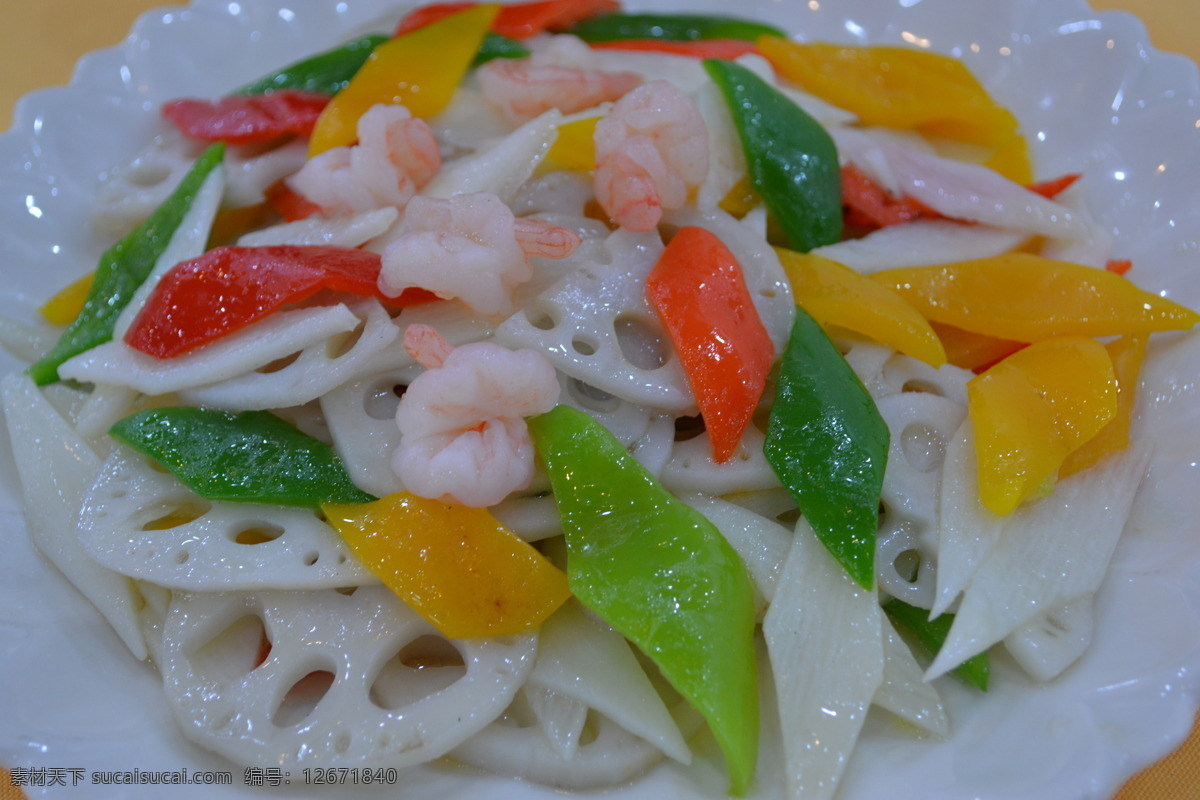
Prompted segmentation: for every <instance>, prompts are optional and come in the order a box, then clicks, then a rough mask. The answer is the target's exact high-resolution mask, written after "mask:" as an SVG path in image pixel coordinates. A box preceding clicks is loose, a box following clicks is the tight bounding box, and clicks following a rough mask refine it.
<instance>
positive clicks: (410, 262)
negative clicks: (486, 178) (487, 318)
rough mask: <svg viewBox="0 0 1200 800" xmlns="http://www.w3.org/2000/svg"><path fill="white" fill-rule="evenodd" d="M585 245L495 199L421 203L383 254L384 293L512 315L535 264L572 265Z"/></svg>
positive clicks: (462, 197) (410, 211) (414, 203)
mask: <svg viewBox="0 0 1200 800" xmlns="http://www.w3.org/2000/svg"><path fill="white" fill-rule="evenodd" d="M579 242H580V239H579V235H578V234H576V233H575V232H574V231H570V230H567V229H566V228H560V227H558V226H557V225H552V224H550V223H548V222H543V221H541V220H534V219H521V220H518V219H516V218H515V217H514V216H513V213H512V211H511V210H510V209H509V208H508V206H507V205H505V204H504V202H503V201H501V200H500V198H498V197H496V195H494V194H490V193H488V192H479V193H477V194H460V195H454V196H453V197H450V198H449V199H445V200H442V199H438V198H433V197H415V198H413V200H412V202H411V203H409V206H408V210H407V211H406V212H405V215H404V231H403V232H402V233H401V235H400V237H399V238H398V239H397V240H396V241H394V242H392V243H391V244H390V245H388V247H387V249H386V250H385V251H384V253H383V269H382V270H381V271H380V273H379V287H380V289H381V290H382V291H383V292H384V294H387V295H390V296H393V297H394V296H396V295H398V294H400V293H401V292H403V291H404V290H405V289H408V288H410V287H414V286H418V287H420V288H422V289H426V290H428V291H431V292H433V293H434V294H436V295H437V296H438V297H442V298H451V297H456V298H458V299H459V300H461V301H462V302H464V303H466V304H467V305H468V306H470V307H471V308H472V309H474V310H475V311H477V312H479V313H480V314H511V313H512V310H513V303H512V291H513V289H514V288H516V287H517V286H518V285H520V284H522V283H524V282H525V281H527V280H529V279H530V278H531V277H532V276H533V269H532V267H530V265H529V257H530V256H542V257H548V258H564V257H566V256H568V255H570V254H571V253H572V252H574V250H575V248H576V247H578V246H579Z"/></svg>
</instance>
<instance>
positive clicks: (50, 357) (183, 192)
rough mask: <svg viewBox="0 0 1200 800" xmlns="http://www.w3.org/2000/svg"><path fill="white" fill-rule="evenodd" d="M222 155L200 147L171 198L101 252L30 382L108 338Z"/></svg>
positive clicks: (53, 376) (41, 381)
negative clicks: (82, 295) (80, 298)
mask: <svg viewBox="0 0 1200 800" xmlns="http://www.w3.org/2000/svg"><path fill="white" fill-rule="evenodd" d="M224 156H225V145H223V144H214V145H212V146H211V147H209V148H208V149H207V150H205V151H204V153H203V154H202V155H201V156H200V158H199V159H197V160H196V163H195V164H194V165H193V166H192V169H191V171H189V172H188V174H187V175H185V176H184V178H183V180H182V181H180V183H179V185H178V186H177V187H175V191H174V192H172V193H171V195H170V197H168V198H167V199H166V200H164V201H163V203H162V205H160V206H159V207H158V208H156V209H155V210H154V213H153V214H151V215H150V216H149V217H147V218H146V220H145V221H144V222H142V224H141V225H138V226H137V227H136V228H134V229H133V231H132V232H131V233H130V234H129V235H128V236H126V237H125V238H124V239H122V240H121V241H119V242H117V243H116V244H115V245H113V247H112V248H111V249H110V250H109V251H108V252H106V253H105V254H104V255H102V256H100V262H99V264H97V266H96V277H95V279H94V280H93V282H92V288H91V290H90V291H89V292H88V296H87V300H85V301H84V304H83V310H81V311H80V312H79V316H77V317H76V318H75V321H74V322H72V323H71V325H70V326H69V327H68V328H67V330H66V331H65V332H64V333H63V335H62V337H61V338H60V339H59V340H58V343H57V344H55V345H54V348H53V349H52V350H51V351H50V352H49V353H47V354H46V355H45V356H44V357H43V358H42V359H41V360H40V361H38V362H37V363H35V364H33V365H32V366H31V367H29V375H30V377H32V378H33V382H34V383H36V384H37V385H38V386H45V385H46V384H48V383H54V382H56V381H57V380H58V379H59V378H58V368H59V367H60V366H62V364H63V362H65V361H66V360H67V359H69V358H71V357H73V356H77V355H79V354H80V353H82V352H84V351H86V350H91V349H92V348H93V347H96V346H97V345H101V344H104V343H105V342H107V341H110V340H111V339H112V337H113V329H114V326H115V325H116V322H117V317H119V316H121V312H122V311H123V310H124V309H125V306H127V305H129V302H130V301H131V300H132V299H133V296H134V294H136V292H137V290H138V287H139V286H141V285H142V283H143V282H145V280H146V278H147V277H149V275H150V273H151V272H152V271H153V270H154V264H155V262H156V261H158V257H159V256H161V255H162V254H163V251H164V250H166V249H167V245H168V244H169V243H170V241H171V237H172V236H173V235H174V234H175V231H176V230H177V229H178V228H179V225H180V223H181V222H182V221H183V218H184V216H185V215H186V214H187V212H188V209H190V208H191V207H192V201H194V200H195V199H196V195H197V193H199V191H200V187H201V186H203V185H204V180H205V178H207V177H208V175H209V173H211V172H212V171H213V170H214V169H216V167H217V165H218V164H220V163H221V159H222V158H224Z"/></svg>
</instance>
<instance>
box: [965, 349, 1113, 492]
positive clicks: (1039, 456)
mask: <svg viewBox="0 0 1200 800" xmlns="http://www.w3.org/2000/svg"><path fill="white" fill-rule="evenodd" d="M967 402H968V410H969V413H970V417H971V424H972V425H973V426H974V428H975V451H976V452H975V455H976V462H977V464H978V467H979V499H980V501H981V502H982V503H983V505H984V507H986V508H988V509H990V510H991V511H993V512H995V513H997V514H1008V513H1010V512H1012V511H1013V510H1014V509H1016V508H1017V506H1019V505H1020V504H1021V503H1022V502H1023V501H1024V500H1026V499H1028V498H1030V497H1032V496H1034V495H1036V494H1039V493H1041V492H1044V491H1045V490H1046V489H1047V488H1048V487H1049V486H1051V485H1052V482H1053V480H1054V478H1055V476H1056V475H1057V473H1058V471H1059V468H1060V467H1061V466H1062V464H1063V461H1064V460H1065V459H1066V458H1067V456H1068V455H1070V453H1071V452H1073V451H1074V450H1076V449H1077V448H1079V447H1080V445H1082V444H1083V443H1084V442H1085V441H1087V440H1088V439H1090V438H1092V437H1093V436H1095V435H1096V434H1097V433H1098V432H1099V431H1100V429H1101V428H1103V427H1104V426H1105V425H1107V424H1108V422H1109V421H1110V420H1111V419H1113V417H1115V416H1116V413H1117V379H1116V375H1115V373H1114V370H1113V364H1112V359H1110V358H1109V356H1108V351H1107V350H1105V349H1104V345H1102V344H1100V343H1099V342H1097V341H1096V340H1094V339H1087V338H1084V337H1082V336H1066V337H1061V338H1056V339H1048V340H1046V341H1043V342H1038V343H1036V344H1032V345H1030V346H1029V347H1026V348H1025V349H1023V350H1019V351H1018V352H1016V353H1014V354H1013V355H1011V356H1009V357H1008V358H1006V359H1004V360H1003V361H1001V362H1000V363H999V364H997V365H995V366H994V367H992V368H991V369H989V370H987V371H986V372H984V373H983V374H982V375H978V376H976V377H975V378H973V379H972V380H971V381H970V382H969V383H968V384H967Z"/></svg>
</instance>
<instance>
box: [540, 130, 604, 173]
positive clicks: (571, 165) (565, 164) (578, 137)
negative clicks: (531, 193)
mask: <svg viewBox="0 0 1200 800" xmlns="http://www.w3.org/2000/svg"><path fill="white" fill-rule="evenodd" d="M601 119H603V117H584V118H583V119H576V120H571V121H570V122H564V123H563V124H562V125H559V126H558V138H557V139H555V140H554V144H553V145H551V146H550V152H548V153H547V154H546V158H547V159H548V160H550V161H553V162H554V163H555V164H556V165H558V166H559V167H561V168H563V169H577V170H580V171H582V172H591V171H592V170H594V169H595V168H596V139H595V137H596V123H598V122H599V121H600V120H601Z"/></svg>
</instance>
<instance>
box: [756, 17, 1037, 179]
mask: <svg viewBox="0 0 1200 800" xmlns="http://www.w3.org/2000/svg"><path fill="white" fill-rule="evenodd" d="M756 44H757V46H758V49H759V50H760V51H761V52H762V54H763V55H764V56H766V57H767V59H768V60H769V61H770V62H771V63H772V65H774V67H775V69H776V70H778V71H779V73H780V74H781V75H783V76H784V77H785V78H787V79H788V80H790V81H792V82H793V83H795V84H797V85H798V86H800V87H801V88H803V89H805V90H806V91H808V92H811V93H812V94H815V95H817V96H818V97H820V98H822V99H824V100H827V101H829V102H830V103H833V104H834V105H836V106H839V107H840V108H844V109H846V110H848V111H852V112H853V113H855V114H857V115H858V118H859V119H860V120H862V122H863V123H864V124H866V125H878V126H883V127H888V128H899V129H911V130H916V131H919V132H920V133H922V134H924V135H926V136H929V137H933V138H941V139H948V140H950V141H953V142H962V143H966V144H974V145H980V146H982V147H984V148H985V153H984V158H983V159H982V160H983V161H984V163H986V164H987V165H988V166H990V167H992V168H993V169H995V170H996V171H998V172H1000V173H1001V174H1002V175H1004V176H1005V177H1007V178H1009V179H1010V180H1013V181H1016V182H1017V183H1022V184H1024V183H1028V182H1029V179H1030V176H1031V174H1032V170H1031V167H1030V163H1029V151H1028V147H1027V144H1026V142H1025V139H1024V137H1022V136H1020V135H1019V134H1018V133H1017V119H1016V117H1014V116H1013V115H1012V113H1011V112H1010V111H1008V109H1006V108H1004V107H1003V106H1001V105H1000V104H999V103H997V102H996V101H995V100H993V99H992V97H991V96H990V95H989V94H988V92H987V90H986V89H984V88H983V85H982V84H980V82H979V80H978V79H976V78H975V76H974V75H972V74H971V73H970V71H969V70H968V69H967V68H966V66H964V65H963V63H962V62H961V61H958V60H957V59H954V58H950V57H948V56H943V55H940V54H937V53H931V52H929V51H927V50H918V49H915V48H905V47H882V46H879V47H851V46H845V45H837V44H826V43H820V42H814V43H806V44H801V43H800V42H793V41H789V40H787V39H781V38H779V37H776V36H763V37H760V38H759V39H758V41H757V42H756Z"/></svg>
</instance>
